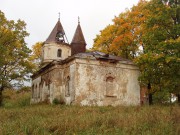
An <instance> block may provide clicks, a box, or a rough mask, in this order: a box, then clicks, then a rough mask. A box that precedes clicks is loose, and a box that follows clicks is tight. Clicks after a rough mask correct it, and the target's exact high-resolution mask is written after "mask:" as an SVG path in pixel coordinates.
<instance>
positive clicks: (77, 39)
mask: <svg viewBox="0 0 180 135" xmlns="http://www.w3.org/2000/svg"><path fill="white" fill-rule="evenodd" d="M71 48H72V50H71V55H74V54H77V53H82V52H85V51H86V41H85V39H84V35H83V32H82V29H81V26H80V23H79V22H78V26H77V28H76V31H75V34H74V37H73V40H72V42H71Z"/></svg>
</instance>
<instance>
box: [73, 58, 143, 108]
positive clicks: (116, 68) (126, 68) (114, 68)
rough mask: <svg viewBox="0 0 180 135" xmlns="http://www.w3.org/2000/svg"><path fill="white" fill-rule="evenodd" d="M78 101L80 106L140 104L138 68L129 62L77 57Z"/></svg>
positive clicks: (76, 85)
mask: <svg viewBox="0 0 180 135" xmlns="http://www.w3.org/2000/svg"><path fill="white" fill-rule="evenodd" d="M76 71H77V72H76V80H77V81H76V84H75V87H76V89H75V103H76V104H80V105H98V106H107V105H113V106H116V105H139V104H140V87H139V83H138V76H139V70H138V68H137V67H136V66H134V65H129V64H126V63H117V64H112V63H109V62H107V61H99V60H88V59H76Z"/></svg>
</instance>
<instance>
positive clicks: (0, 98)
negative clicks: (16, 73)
mask: <svg viewBox="0 0 180 135" xmlns="http://www.w3.org/2000/svg"><path fill="white" fill-rule="evenodd" d="M2 101H3V96H2V90H1V89H0V106H2Z"/></svg>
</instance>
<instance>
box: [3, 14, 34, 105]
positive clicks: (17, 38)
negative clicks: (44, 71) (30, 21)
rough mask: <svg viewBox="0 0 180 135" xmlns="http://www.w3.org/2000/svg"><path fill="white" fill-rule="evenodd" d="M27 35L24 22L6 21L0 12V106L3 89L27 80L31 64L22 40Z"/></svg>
mask: <svg viewBox="0 0 180 135" xmlns="http://www.w3.org/2000/svg"><path fill="white" fill-rule="evenodd" d="M28 35H29V34H28V33H27V31H26V24H25V22H24V21H21V20H18V21H17V22H15V21H13V20H7V19H6V18H5V15H4V13H3V12H2V11H0V55H1V56H0V105H1V104H2V91H3V90H5V88H8V87H12V86H16V87H17V86H19V85H22V84H23V81H24V80H28V79H29V75H28V73H30V72H31V69H32V67H33V64H32V63H31V62H30V61H29V55H30V53H31V50H30V49H29V48H28V47H27V46H26V43H25V40H24V38H25V37H26V36H28Z"/></svg>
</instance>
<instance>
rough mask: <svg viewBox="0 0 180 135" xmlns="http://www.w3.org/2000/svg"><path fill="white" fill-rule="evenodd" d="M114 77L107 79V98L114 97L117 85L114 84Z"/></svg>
mask: <svg viewBox="0 0 180 135" xmlns="http://www.w3.org/2000/svg"><path fill="white" fill-rule="evenodd" d="M114 79H115V78H114V77H112V76H108V77H106V96H107V97H114V94H115V93H114V90H115V89H116V88H115V84H114Z"/></svg>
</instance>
